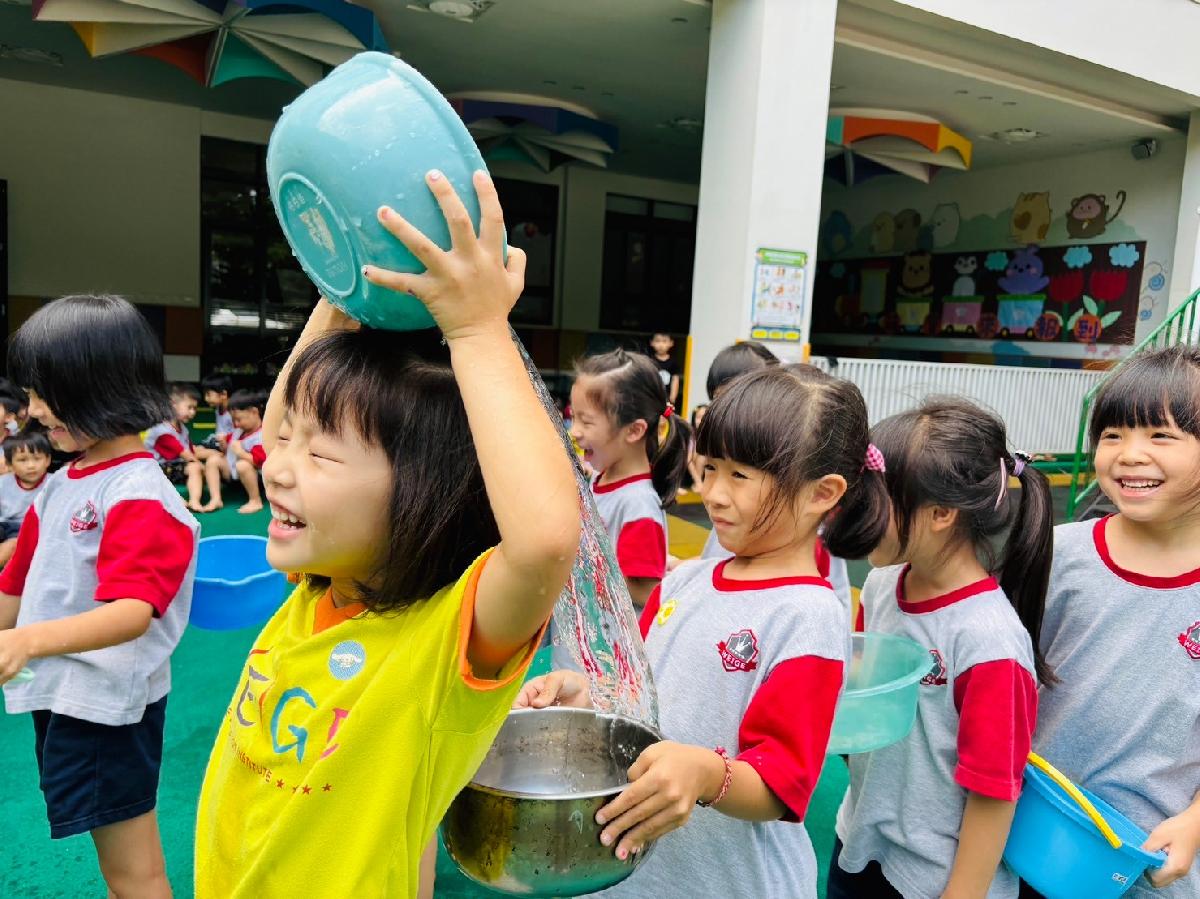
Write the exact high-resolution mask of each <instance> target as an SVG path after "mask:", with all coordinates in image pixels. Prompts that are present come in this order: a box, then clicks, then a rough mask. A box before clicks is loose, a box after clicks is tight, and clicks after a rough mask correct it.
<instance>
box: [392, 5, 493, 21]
mask: <svg viewBox="0 0 1200 899" xmlns="http://www.w3.org/2000/svg"><path fill="white" fill-rule="evenodd" d="M495 5H496V0H410V2H409V3H408V8H409V9H411V10H415V11H417V12H431V13H433V14H435V15H439V16H442V17H444V18H447V19H454V20H455V21H457V22H474V21H476V20H478V18H479V17H480V16H481V15H483V14H484V13H485V12H487V11H488V10H489V9H491V8H492V7H493V6H495Z"/></svg>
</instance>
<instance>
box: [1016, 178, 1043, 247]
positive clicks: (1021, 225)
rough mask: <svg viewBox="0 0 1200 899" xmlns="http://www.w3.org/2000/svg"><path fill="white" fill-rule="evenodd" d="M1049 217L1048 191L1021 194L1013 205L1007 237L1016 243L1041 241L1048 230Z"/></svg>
mask: <svg viewBox="0 0 1200 899" xmlns="http://www.w3.org/2000/svg"><path fill="white" fill-rule="evenodd" d="M1051 217H1052V216H1051V213H1050V192H1049V191H1040V192H1035V193H1027V194H1021V195H1020V196H1019V197H1017V202H1016V203H1015V204H1014V205H1013V211H1012V220H1011V221H1010V223H1009V236H1010V237H1011V238H1012V239H1013V241H1014V242H1016V243H1023V244H1031V243H1038V242H1040V241H1043V240H1045V239H1046V232H1047V231H1049V230H1050V219H1051Z"/></svg>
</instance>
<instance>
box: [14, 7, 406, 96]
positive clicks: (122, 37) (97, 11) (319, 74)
mask: <svg viewBox="0 0 1200 899" xmlns="http://www.w3.org/2000/svg"><path fill="white" fill-rule="evenodd" d="M33 17H34V19H36V20H38V21H39V22H67V23H69V24H70V25H71V27H72V28H74V29H75V31H76V32H77V33H78V34H79V37H80V38H81V39H82V40H83V43H84V46H86V47H87V50H88V53H90V54H91V55H92V56H93V57H100V56H112V55H114V54H117V53H138V54H140V55H142V56H150V57H153V58H155V59H161V60H163V61H164V62H169V63H171V64H172V65H174V66H176V67H178V68H180V69H182V70H183V71H184V72H186V73H187V74H189V75H191V76H192V77H193V78H195V79H196V80H197V81H199V82H200V83H201V84H206V85H208V86H210V87H215V86H216V85H218V84H224V83H225V82H227V81H233V80H234V79H237V78H276V79H279V80H281V81H289V82H295V83H297V84H301V85H305V86H308V85H311V84H315V83H316V82H317V81H320V80H321V78H323V77H324V76H325V74H326V72H328V71H329V69H330V68H332V67H333V66H336V65H338V64H340V63H343V62H345V61H346V60H347V59H349V58H350V57H351V56H353V55H354V54H355V53H358V52H360V51H362V50H382V51H384V52H387V50H388V46H387V42H386V41H385V40H384V38H383V33H382V32H381V31H380V30H379V24H378V23H377V22H376V20H375V16H374V14H373V13H371V11H370V10H367V9H363V8H362V7H360V6H354V5H352V4H350V3H346V2H344V0H34V3H33Z"/></svg>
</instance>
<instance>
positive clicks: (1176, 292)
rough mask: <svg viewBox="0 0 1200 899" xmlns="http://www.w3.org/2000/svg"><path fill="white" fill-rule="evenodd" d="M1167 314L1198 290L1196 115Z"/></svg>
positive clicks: (1199, 129)
mask: <svg viewBox="0 0 1200 899" xmlns="http://www.w3.org/2000/svg"><path fill="white" fill-rule="evenodd" d="M1170 276H1171V287H1170V291H1169V293H1168V306H1167V312H1168V314H1169V313H1170V312H1172V311H1173V310H1174V309H1175V308H1176V307H1177V306H1179V305H1180V304H1181V303H1182V302H1183V301H1184V300H1186V299H1187V298H1188V296H1190V295H1191V293H1192V291H1193V290H1195V289H1196V288H1197V287H1200V112H1193V113H1192V114H1191V117H1190V118H1189V121H1188V139H1187V156H1186V157H1184V161H1183V179H1182V181H1181V182H1180V184H1179V221H1178V224H1176V226H1175V257H1174V260H1173V262H1172V265H1171V271H1170Z"/></svg>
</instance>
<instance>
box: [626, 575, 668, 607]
mask: <svg viewBox="0 0 1200 899" xmlns="http://www.w3.org/2000/svg"><path fill="white" fill-rule="evenodd" d="M661 583H662V580H661V579H659V578H653V577H627V578H625V586H627V587H628V588H629V598H630V599H631V600H633V608H634V611H637V612H640V611H641V610H642V609H644V608H645V607H646V600H648V599H649V598H650V594H651V593H653V592H654V588H655V587H657V586H658V585H659V584H661Z"/></svg>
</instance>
